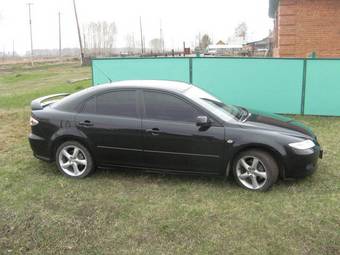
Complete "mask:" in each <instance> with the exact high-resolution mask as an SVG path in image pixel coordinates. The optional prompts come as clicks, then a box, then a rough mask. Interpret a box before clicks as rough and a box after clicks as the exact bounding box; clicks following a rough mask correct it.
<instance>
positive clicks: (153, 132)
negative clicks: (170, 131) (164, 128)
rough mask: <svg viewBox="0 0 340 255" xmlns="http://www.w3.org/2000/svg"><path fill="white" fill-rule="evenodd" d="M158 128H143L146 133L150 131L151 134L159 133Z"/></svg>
mask: <svg viewBox="0 0 340 255" xmlns="http://www.w3.org/2000/svg"><path fill="white" fill-rule="evenodd" d="M159 131H160V130H159V128H148V129H146V130H145V132H147V133H151V134H152V135H159Z"/></svg>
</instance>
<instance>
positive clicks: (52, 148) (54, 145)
mask: <svg viewBox="0 0 340 255" xmlns="http://www.w3.org/2000/svg"><path fill="white" fill-rule="evenodd" d="M67 141H76V142H78V143H80V144H82V145H83V146H85V147H86V148H87V149H88V150H89V152H90V153H91V155H92V157H93V149H92V146H91V144H90V143H88V142H87V141H86V139H85V138H83V137H79V136H75V135H70V134H65V135H61V136H58V137H56V138H55V139H54V140H53V141H52V142H51V145H50V151H51V158H52V159H54V160H55V154H56V151H57V149H58V147H59V146H60V145H61V144H62V143H64V142H67ZM93 159H94V158H93Z"/></svg>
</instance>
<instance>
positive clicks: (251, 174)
mask: <svg viewBox="0 0 340 255" xmlns="http://www.w3.org/2000/svg"><path fill="white" fill-rule="evenodd" d="M236 175H237V178H238V180H239V181H240V182H241V183H242V184H243V185H244V186H245V187H247V188H248V189H252V190H257V189H261V188H262V187H263V186H264V185H265V183H266V182H267V179H268V176H267V170H266V167H265V166H264V164H263V163H262V161H261V160H260V159H258V158H257V157H255V156H244V157H242V158H240V159H239V161H238V162H237V164H236Z"/></svg>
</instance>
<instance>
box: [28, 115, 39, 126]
mask: <svg viewBox="0 0 340 255" xmlns="http://www.w3.org/2000/svg"><path fill="white" fill-rule="evenodd" d="M38 124H39V121H38V120H36V119H35V118H33V117H32V116H31V118H30V125H31V126H32V127H33V126H36V125H38Z"/></svg>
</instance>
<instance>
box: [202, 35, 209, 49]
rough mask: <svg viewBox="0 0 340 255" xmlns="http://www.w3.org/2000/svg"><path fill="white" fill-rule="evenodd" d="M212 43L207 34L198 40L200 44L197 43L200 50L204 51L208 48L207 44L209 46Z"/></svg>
mask: <svg viewBox="0 0 340 255" xmlns="http://www.w3.org/2000/svg"><path fill="white" fill-rule="evenodd" d="M211 43H212V41H211V38H210V37H209V35H207V34H204V35H203V36H202V38H201V40H200V43H199V47H200V48H201V49H206V48H207V47H208V45H209V44H211Z"/></svg>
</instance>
